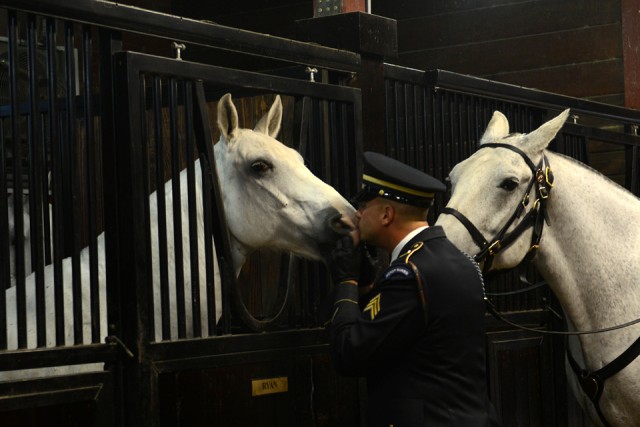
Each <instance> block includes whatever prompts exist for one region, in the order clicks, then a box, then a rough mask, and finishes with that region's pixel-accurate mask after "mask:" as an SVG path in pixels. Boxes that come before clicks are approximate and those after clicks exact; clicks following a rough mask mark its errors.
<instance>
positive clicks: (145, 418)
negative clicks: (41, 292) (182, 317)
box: [112, 52, 159, 427]
mask: <svg viewBox="0 0 640 427" xmlns="http://www.w3.org/2000/svg"><path fill="white" fill-rule="evenodd" d="M114 60H115V106H116V108H115V112H116V114H117V116H116V123H118V126H116V128H115V130H116V134H115V141H114V142H115V144H116V147H115V148H116V151H117V156H118V157H117V159H116V162H117V164H118V171H117V172H118V173H117V189H118V190H117V193H118V202H117V203H118V241H120V242H122V243H121V244H120V245H119V247H118V253H117V255H116V259H115V260H112V261H113V262H117V263H118V267H117V271H118V273H119V276H118V277H117V278H116V282H117V283H116V284H115V286H116V287H118V288H119V289H118V292H119V294H120V297H121V298H120V301H119V304H120V307H121V310H122V316H121V317H122V325H121V333H122V335H121V338H122V341H123V342H124V343H125V345H126V346H127V347H129V348H130V349H131V350H132V351H133V352H134V353H135V357H134V358H125V359H123V362H122V364H123V394H124V398H123V403H124V406H125V414H124V417H125V422H124V423H123V425H131V426H141V427H142V426H150V425H158V424H159V420H158V419H157V418H156V416H155V414H154V413H152V411H150V409H151V406H152V401H153V398H154V393H153V388H152V373H151V372H150V366H149V360H148V356H147V346H148V343H149V334H148V331H149V328H148V324H149V322H150V321H153V316H152V314H151V313H150V312H149V299H150V296H149V293H150V289H151V288H152V286H153V284H152V272H151V260H150V255H151V244H150V241H151V239H150V231H151V226H150V224H149V222H150V221H149V193H148V191H149V189H148V188H147V187H148V186H147V185H146V181H147V176H148V172H147V170H146V166H145V164H146V163H147V162H146V161H145V158H146V156H147V153H146V143H145V141H142V139H141V133H140V123H141V122H142V120H145V114H146V109H145V107H144V105H141V103H140V91H141V88H140V85H141V84H142V83H143V80H142V78H141V75H140V71H139V70H138V68H136V64H135V63H134V61H133V60H132V59H131V58H130V56H129V54H128V53H127V52H122V53H119V54H118V53H116V54H115V56H114Z"/></svg>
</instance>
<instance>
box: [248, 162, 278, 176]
mask: <svg viewBox="0 0 640 427" xmlns="http://www.w3.org/2000/svg"><path fill="white" fill-rule="evenodd" d="M271 169H273V165H272V164H271V163H269V162H267V161H265V160H257V161H255V162H253V163H251V170H252V171H254V172H255V173H259V174H264V173H266V172H268V171H270V170H271Z"/></svg>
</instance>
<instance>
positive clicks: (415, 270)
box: [401, 242, 428, 324]
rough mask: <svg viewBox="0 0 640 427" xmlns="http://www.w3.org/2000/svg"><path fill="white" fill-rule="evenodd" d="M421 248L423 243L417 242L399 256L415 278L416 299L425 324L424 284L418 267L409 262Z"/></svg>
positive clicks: (425, 302) (426, 320) (425, 301)
mask: <svg viewBox="0 0 640 427" xmlns="http://www.w3.org/2000/svg"><path fill="white" fill-rule="evenodd" d="M423 246H424V242H418V243H416V244H415V245H413V247H412V248H411V250H409V252H407V253H406V254H403V255H401V256H402V257H404V262H405V263H406V264H408V265H409V266H410V267H411V269H412V270H413V274H415V276H416V286H417V288H418V299H419V301H420V305H421V306H422V314H423V316H424V321H425V324H426V323H427V322H428V317H427V316H428V315H427V299H426V295H425V289H424V282H423V280H422V275H421V274H420V270H418V267H416V265H415V264H414V263H413V262H411V261H409V258H411V255H413V254H414V253H416V252H417V251H418V250H420V248H421V247H423Z"/></svg>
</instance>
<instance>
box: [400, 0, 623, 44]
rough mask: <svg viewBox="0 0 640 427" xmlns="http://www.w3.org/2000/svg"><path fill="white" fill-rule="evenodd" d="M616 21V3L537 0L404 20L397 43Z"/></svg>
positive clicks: (462, 40)
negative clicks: (535, 0)
mask: <svg viewBox="0 0 640 427" xmlns="http://www.w3.org/2000/svg"><path fill="white" fill-rule="evenodd" d="M577 3H579V7H577V6H578V4H577ZM616 22H620V8H619V4H618V3H617V2H603V1H601V0H584V1H580V2H573V1H572V2H565V1H561V2H560V1H537V2H527V3H520V4H513V5H512V4H509V5H505V6H499V7H494V8H486V9H478V10H473V11H464V12H460V13H455V14H449V15H435V16H424V17H417V18H415V19H408V20H404V21H401V22H400V23H398V40H399V45H400V47H401V51H403V52H406V51H412V50H418V49H425V48H433V47H443V46H451V45H457V44H466V43H478V42H481V41H486V40H495V39H505V38H512V37H521V36H526V35H532V34H540V33H548V32H554V31H563V30H568V29H575V28H582V27H585V26H596V25H604V24H611V23H616ZM529 53H530V54H535V52H529Z"/></svg>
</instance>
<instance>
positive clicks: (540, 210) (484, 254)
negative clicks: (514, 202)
mask: <svg viewBox="0 0 640 427" xmlns="http://www.w3.org/2000/svg"><path fill="white" fill-rule="evenodd" d="M482 148H506V149H508V150H511V151H513V152H515V153H518V154H519V155H520V157H522V159H523V160H524V161H525V163H526V164H527V166H529V169H531V172H532V174H533V176H532V177H531V180H530V181H529V184H528V185H527V189H526V191H525V194H524V197H523V198H522V201H521V202H520V203H519V204H518V206H517V207H516V210H515V211H514V212H513V214H512V215H511V217H510V218H509V220H508V221H507V222H506V223H505V225H504V226H503V227H502V229H500V231H498V233H497V234H496V235H495V236H494V237H493V238H492V239H491V240H488V239H486V238H485V237H484V236H483V234H482V233H481V232H480V230H478V228H477V227H476V226H475V225H473V223H472V222H471V221H470V220H469V219H468V218H467V217H466V216H464V214H462V213H461V212H460V211H458V210H456V209H454V208H449V207H445V208H444V209H443V210H442V213H443V214H448V215H452V216H454V217H455V218H456V219H457V220H458V221H460V223H461V224H462V225H463V226H464V227H465V228H466V229H467V231H468V232H469V234H470V235H471V238H472V239H473V241H474V242H475V243H476V245H478V247H479V248H480V252H478V253H477V254H476V255H475V256H474V259H475V261H476V262H478V263H479V262H481V261H484V266H483V273H487V272H488V271H489V269H490V268H491V264H492V263H493V258H494V256H495V255H496V254H497V253H498V252H500V251H501V250H502V249H504V248H506V247H508V246H509V245H511V244H512V243H513V242H514V241H515V240H516V239H517V238H518V237H520V235H522V233H524V232H525V231H526V230H527V229H528V228H529V227H533V234H532V236H531V246H530V247H529V250H528V251H527V254H526V255H525V257H524V258H523V260H522V261H521V263H522V262H524V261H530V260H532V259H533V257H535V255H536V253H537V250H538V248H539V247H540V239H541V238H542V228H543V227H544V223H545V222H546V223H547V224H549V216H548V214H547V199H548V198H549V192H550V191H551V188H552V187H553V172H551V168H550V167H549V160H548V159H547V157H546V156H545V155H543V156H542V159H540V162H539V163H538V165H535V164H534V163H533V162H532V161H531V159H530V158H529V156H527V155H526V154H525V153H524V151H522V150H520V149H519V148H518V147H515V146H513V145H509V144H500V143H490V144H483V145H481V146H480V147H479V148H478V150H480V149H482ZM534 185H535V186H536V194H537V196H538V198H537V199H536V200H535V202H534V203H533V207H532V208H531V209H530V210H529V212H527V214H526V215H525V216H524V218H522V221H520V223H518V225H516V226H515V228H514V229H513V230H512V231H511V232H510V233H507V230H508V229H509V228H510V227H511V226H512V225H513V223H514V222H515V221H516V220H517V219H518V218H520V216H521V215H522V213H523V212H524V210H525V209H526V208H527V206H528V205H529V198H530V197H529V194H530V193H531V189H532V188H533V186H534Z"/></svg>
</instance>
